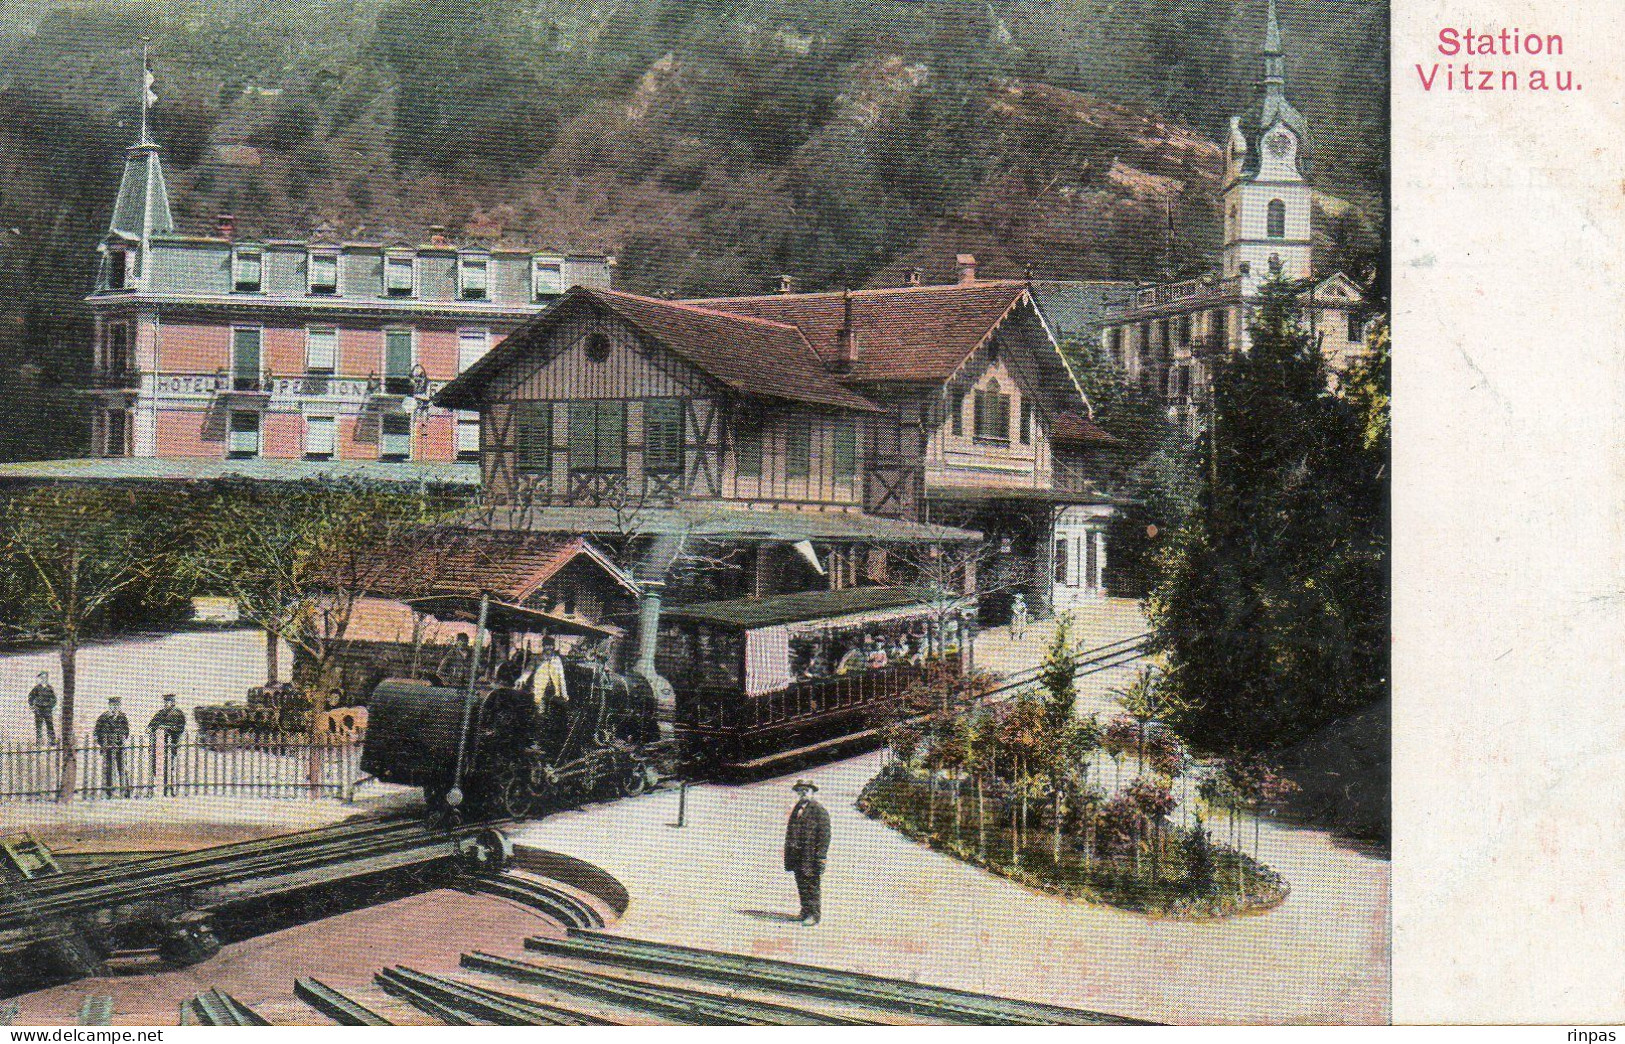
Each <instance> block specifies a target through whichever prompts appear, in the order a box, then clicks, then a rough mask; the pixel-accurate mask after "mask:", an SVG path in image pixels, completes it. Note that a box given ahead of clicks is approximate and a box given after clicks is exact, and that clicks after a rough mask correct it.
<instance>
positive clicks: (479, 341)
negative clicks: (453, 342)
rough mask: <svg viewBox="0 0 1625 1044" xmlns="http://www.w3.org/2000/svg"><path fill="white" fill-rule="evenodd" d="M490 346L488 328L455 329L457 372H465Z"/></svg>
mask: <svg viewBox="0 0 1625 1044" xmlns="http://www.w3.org/2000/svg"><path fill="white" fill-rule="evenodd" d="M490 348H491V333H490V331H488V330H458V331H457V372H458V373H466V372H467V371H468V368H469V367H471V366H473V365H474V364H475V363H477V362H479V361H480V360H481V359H483V358H485V353H486V352H487V351H489V350H490Z"/></svg>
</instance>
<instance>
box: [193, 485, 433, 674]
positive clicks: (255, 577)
mask: <svg viewBox="0 0 1625 1044" xmlns="http://www.w3.org/2000/svg"><path fill="white" fill-rule="evenodd" d="M441 511H442V505H441V504H440V502H439V501H437V500H436V499H435V498H434V497H432V496H431V495H429V494H428V493H427V492H425V491H422V490H407V489H402V488H400V487H398V486H384V485H378V484H370V483H364V482H353V481H314V482H301V483H284V484H279V485H276V486H267V485H256V484H253V483H230V484H226V485H223V486H221V487H219V488H218V489H217V490H216V491H215V492H214V493H213V495H212V496H211V499H210V503H209V507H208V510H206V511H204V512H201V513H200V516H199V521H198V523H197V526H196V536H195V546H194V547H193V548H192V549H191V550H190V552H189V553H188V554H187V555H186V556H185V558H184V560H183V562H182V565H183V568H184V569H185V571H186V573H187V575H188V576H190V577H191V579H192V580H193V582H195V583H196V584H198V585H199V586H200V587H201V588H203V589H207V590H210V591H212V592H214V593H216V594H221V595H226V596H229V597H231V598H234V599H236V601H237V605H238V611H239V613H240V614H241V615H242V616H243V618H245V619H247V620H249V621H251V622H253V623H254V624H255V625H257V626H258V627H260V628H262V629H263V630H264V631H265V633H266V637H267V646H266V648H267V654H268V663H267V674H268V675H270V677H269V678H268V680H269V681H275V680H276V676H277V663H276V658H275V649H276V640H277V639H281V640H283V641H285V642H287V643H288V644H289V645H290V646H292V647H293V648H294V649H296V650H301V651H303V652H305V653H306V654H307V655H308V656H309V657H310V662H311V674H312V677H311V682H312V684H314V685H316V686H326V685H330V684H332V683H333V681H334V679H333V676H332V669H333V667H334V660H335V657H336V655H337V653H338V651H339V649H340V648H341V647H342V643H343V641H344V637H345V632H346V631H347V630H348V629H349V626H350V618H351V616H352V614H353V613H354V611H355V607H356V603H357V602H358V601H359V600H360V599H361V597H362V596H364V595H367V594H369V593H378V592H381V591H391V592H399V591H401V590H403V589H404V588H408V587H414V586H415V587H418V588H421V589H422V590H424V591H427V590H428V588H429V587H430V586H432V585H433V583H434V581H435V579H436V571H437V568H438V566H439V564H440V562H441V561H442V558H441V555H440V552H441V551H443V549H444V543H445V542H446V541H448V540H451V539H455V534H452V533H448V532H446V531H442V530H437V529H435V528H433V527H432V526H431V523H433V522H435V521H436V520H437V519H438V518H439V517H440V515H441Z"/></svg>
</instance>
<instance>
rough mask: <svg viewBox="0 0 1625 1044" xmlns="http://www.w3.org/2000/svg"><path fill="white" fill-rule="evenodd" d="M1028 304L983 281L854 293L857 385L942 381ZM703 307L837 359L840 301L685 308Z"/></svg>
mask: <svg viewBox="0 0 1625 1044" xmlns="http://www.w3.org/2000/svg"><path fill="white" fill-rule="evenodd" d="M1026 299H1027V285H1026V284H1025V283H1023V282H1013V281H991V280H990V281H985V282H975V283H966V284H954V285H948V286H909V287H889V288H885V289H879V290H853V291H852V292H851V301H852V325H853V328H854V329H855V330H856V331H857V335H858V361H857V365H856V366H855V367H854V368H853V370H852V374H851V378H850V379H852V380H855V381H874V382H885V381H945V380H948V379H949V378H950V377H952V376H953V375H954V373H955V372H956V371H957V370H958V369H959V367H960V365H961V364H963V363H964V361H965V359H966V358H967V357H968V356H969V355H970V354H971V352H973V351H975V350H976V348H977V347H978V346H979V345H980V344H981V343H982V341H983V340H984V339H985V338H986V337H987V335H988V333H989V332H990V331H991V330H992V329H993V328H994V327H995V326H996V325H997V324H998V323H999V321H1000V320H1002V319H1003V318H1004V317H1005V316H1006V315H1008V314H1009V313H1010V311H1011V310H1012V309H1013V308H1015V307H1016V306H1017V305H1018V304H1020V303H1022V302H1023V301H1025V300H1026ZM689 303H690V304H693V305H700V306H703V307H705V308H708V309H715V310H717V311H721V312H729V313H733V314H735V315H744V316H751V317H753V318H756V319H766V320H770V321H773V322H779V323H789V324H791V325H793V326H795V327H796V328H797V329H798V330H800V331H801V333H802V334H803V335H804V336H805V337H806V339H807V341H808V343H809V344H811V345H812V347H813V350H814V351H816V352H817V353H818V356H819V358H820V359H822V360H830V359H833V358H834V357H835V342H836V336H837V333H838V331H839V330H840V329H841V325H842V323H843V321H844V318H845V308H846V302H845V295H844V294H842V293H838V292H837V293H825V294H766V295H762V296H758V297H723V298H711V299H706V300H698V301H691V302H689Z"/></svg>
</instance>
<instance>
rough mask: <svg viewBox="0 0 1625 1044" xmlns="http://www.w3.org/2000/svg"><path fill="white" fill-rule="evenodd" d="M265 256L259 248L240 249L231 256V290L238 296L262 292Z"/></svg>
mask: <svg viewBox="0 0 1625 1044" xmlns="http://www.w3.org/2000/svg"><path fill="white" fill-rule="evenodd" d="M263 260H264V258H263V255H262V254H261V253H260V251H259V250H258V249H257V248H251V247H239V248H238V249H236V250H234V251H232V255H231V289H232V292H233V293H238V294H257V293H259V292H260V287H261V285H262V283H261V268H262V265H263Z"/></svg>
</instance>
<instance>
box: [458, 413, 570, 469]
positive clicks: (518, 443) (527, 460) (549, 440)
mask: <svg viewBox="0 0 1625 1044" xmlns="http://www.w3.org/2000/svg"><path fill="white" fill-rule="evenodd" d="M514 433H515V436H514V437H515V442H514V461H515V466H516V467H518V469H519V470H520V471H521V472H522V473H524V474H526V475H540V476H542V477H544V478H546V477H550V476H551V475H552V474H553V404H552V403H551V402H519V403H515V404H514ZM474 448H475V450H476V451H477V450H478V449H479V446H478V444H477V443H476V445H475V447H474Z"/></svg>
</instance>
